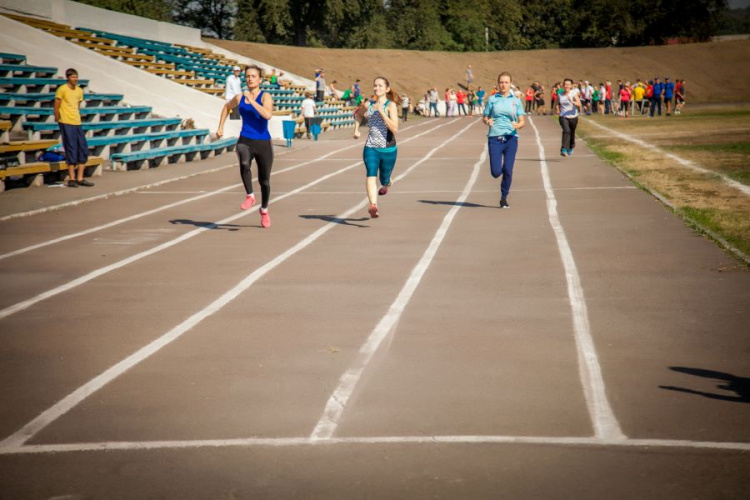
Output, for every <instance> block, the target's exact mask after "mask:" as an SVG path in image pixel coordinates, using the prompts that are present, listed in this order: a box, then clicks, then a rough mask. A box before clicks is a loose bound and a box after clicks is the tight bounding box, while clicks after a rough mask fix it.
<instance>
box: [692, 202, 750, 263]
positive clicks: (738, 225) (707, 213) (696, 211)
mask: <svg viewBox="0 0 750 500" xmlns="http://www.w3.org/2000/svg"><path fill="white" fill-rule="evenodd" d="M677 213H678V214H680V215H681V216H682V217H683V218H686V219H687V220H688V221H692V222H695V223H697V224H698V225H699V226H702V227H704V228H706V229H709V230H711V231H713V232H715V233H716V234H719V235H721V237H722V238H724V239H725V240H727V242H729V244H730V245H732V246H734V247H735V248H737V249H738V250H740V251H741V252H743V253H744V254H745V255H750V242H748V240H747V231H748V230H749V229H750V227H748V223H747V221H745V220H740V219H739V217H738V215H737V214H733V213H731V212H727V211H724V210H718V209H715V208H695V207H682V208H680V209H679V210H678V211H677ZM728 228H732V229H729V230H728ZM743 233H745V234H744V237H743Z"/></svg>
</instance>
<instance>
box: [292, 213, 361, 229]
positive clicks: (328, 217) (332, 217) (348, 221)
mask: <svg viewBox="0 0 750 500" xmlns="http://www.w3.org/2000/svg"><path fill="white" fill-rule="evenodd" d="M300 217H301V218H303V219H308V220H310V219H320V220H322V221H325V222H334V223H336V224H341V225H342V226H354V227H370V226H365V225H363V224H352V222H364V221H366V220H370V218H369V217H362V218H360V219H342V218H341V217H336V216H335V215H300Z"/></svg>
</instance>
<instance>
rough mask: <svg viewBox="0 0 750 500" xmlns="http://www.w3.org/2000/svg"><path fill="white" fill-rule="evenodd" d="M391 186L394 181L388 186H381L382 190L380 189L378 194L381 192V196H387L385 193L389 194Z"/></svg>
mask: <svg viewBox="0 0 750 500" xmlns="http://www.w3.org/2000/svg"><path fill="white" fill-rule="evenodd" d="M391 186H393V183H392V182H391V183H390V184H388V185H387V186H383V187H381V188H380V190H379V191H378V194H379V195H380V196H385V195H387V194H388V188H390V187H391Z"/></svg>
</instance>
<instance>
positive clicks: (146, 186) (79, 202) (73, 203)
mask: <svg viewBox="0 0 750 500" xmlns="http://www.w3.org/2000/svg"><path fill="white" fill-rule="evenodd" d="M429 123H430V122H428V121H426V122H424V123H420V124H419V125H413V126H411V127H407V128H406V129H405V130H411V129H413V128H419V127H422V126H424V125H427V124H429ZM441 126H442V125H441ZM435 128H439V127H435ZM325 142H333V141H325ZM404 142H405V141H404ZM307 149H309V146H308V147H305V148H302V149H295V150H285V151H282V152H281V153H279V154H278V156H283V155H287V154H289V153H294V152H299V151H305V150H307ZM344 149H348V148H342V149H339V150H337V151H343V150H344ZM275 154H276V153H274V155H275ZM279 159H280V160H284V161H293V159H292V158H279ZM237 166H238V165H237V164H236V163H233V164H231V165H224V166H222V167H216V168H212V169H210V170H202V171H200V172H195V173H192V174H188V175H183V176H180V177H174V178H171V179H165V180H163V181H158V182H153V183H151V184H143V185H141V186H136V187H133V188H128V189H122V190H120V191H114V192H112V193H105V194H99V195H96V196H92V197H90V198H83V199H81V200H76V201H69V202H66V203H60V204H59V205H53V206H51V207H45V208H39V209H37V210H29V211H27V212H18V213H15V214H9V215H4V216H2V217H0V222H3V221H6V220H10V219H17V218H20V217H30V216H32V215H39V214H43V213H47V212H53V211H56V210H61V209H63V208H68V207H76V206H79V205H83V204H86V203H90V202H92V201H98V200H106V199H109V198H112V197H115V196H122V195H126V194H130V193H135V192H138V191H141V190H144V189H151V188H155V187H159V186H163V185H165V184H169V183H171V182H177V181H182V180H185V179H190V178H192V177H197V176H199V175H205V174H213V173H216V172H220V171H222V170H226V169H228V168H234V167H237ZM278 173H281V172H278ZM272 175H273V174H272Z"/></svg>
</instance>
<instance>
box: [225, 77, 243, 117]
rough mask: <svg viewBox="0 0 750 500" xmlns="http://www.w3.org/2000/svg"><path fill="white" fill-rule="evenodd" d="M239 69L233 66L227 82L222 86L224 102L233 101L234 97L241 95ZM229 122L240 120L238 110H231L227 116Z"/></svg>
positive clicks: (236, 108) (237, 108)
mask: <svg viewBox="0 0 750 500" xmlns="http://www.w3.org/2000/svg"><path fill="white" fill-rule="evenodd" d="M240 71H241V70H240V67H239V66H235V67H233V68H232V74H231V75H229V76H228V77H227V81H226V83H225V84H224V101H226V102H229V101H231V100H232V99H234V96H236V95H238V94H241V93H242V80H241V79H240ZM229 119H230V120H239V119H240V108H239V107H235V108H233V109H232V112H231V114H230V115H229Z"/></svg>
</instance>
